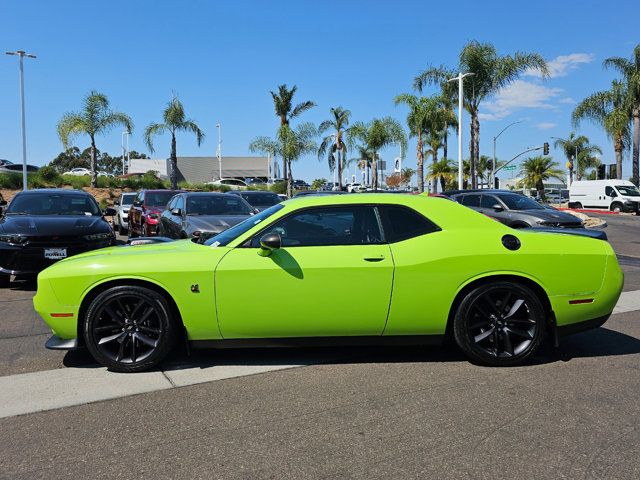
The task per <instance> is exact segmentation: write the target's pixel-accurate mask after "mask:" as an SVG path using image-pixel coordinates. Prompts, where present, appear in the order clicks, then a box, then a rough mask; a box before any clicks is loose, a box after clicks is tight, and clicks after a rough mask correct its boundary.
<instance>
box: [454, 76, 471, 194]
mask: <svg viewBox="0 0 640 480" xmlns="http://www.w3.org/2000/svg"><path fill="white" fill-rule="evenodd" d="M470 75H475V73H471V72H469V73H465V74H463V73H462V72H459V73H458V76H457V77H454V78H450V79H449V81H450V82H455V81H457V82H458V189H459V190H462V107H463V105H462V98H463V93H464V89H463V81H462V79H463V78H464V77H468V76H470Z"/></svg>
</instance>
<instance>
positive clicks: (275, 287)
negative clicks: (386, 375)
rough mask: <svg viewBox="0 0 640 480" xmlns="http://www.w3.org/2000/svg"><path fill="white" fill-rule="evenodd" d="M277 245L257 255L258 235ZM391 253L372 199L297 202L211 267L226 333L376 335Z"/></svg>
mask: <svg viewBox="0 0 640 480" xmlns="http://www.w3.org/2000/svg"><path fill="white" fill-rule="evenodd" d="M266 233H278V234H279V235H280V237H281V239H282V247H281V248H280V249H277V250H274V251H272V253H271V255H269V256H261V255H259V253H260V248H259V241H260V238H261V237H262V236H263V235H264V234H266ZM392 282H393V259H392V257H391V254H390V248H389V245H388V244H387V243H385V241H384V238H383V234H382V229H381V225H380V222H379V217H378V215H377V213H376V210H375V208H374V207H371V206H362V205H350V206H340V207H313V208H307V209H302V210H298V211H296V212H293V213H292V214H290V215H288V216H286V217H284V218H281V219H279V220H277V221H275V222H274V223H273V224H272V225H270V226H268V227H266V228H265V229H264V230H262V231H261V232H260V233H258V234H257V235H255V236H254V237H253V238H252V239H250V240H249V241H247V242H245V244H244V246H242V247H238V248H235V249H233V250H232V251H230V252H229V253H228V254H227V255H225V256H224V258H223V259H222V260H221V262H220V263H219V264H218V266H217V268H216V271H215V285H216V287H215V289H216V300H215V301H216V309H217V314H218V324H219V327H220V332H221V334H222V336H223V337H224V338H265V337H272V338H277V337H316V336H357V335H381V334H382V331H383V330H384V326H385V322H386V319H387V313H388V309H389V302H390V298H391V288H392Z"/></svg>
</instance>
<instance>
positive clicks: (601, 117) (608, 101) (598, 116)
mask: <svg viewBox="0 0 640 480" xmlns="http://www.w3.org/2000/svg"><path fill="white" fill-rule="evenodd" d="M628 99H629V95H628V92H627V88H626V85H625V84H624V83H622V82H620V81H618V80H614V81H613V82H611V89H610V90H604V91H600V92H596V93H593V94H591V95H590V96H588V97H587V98H585V99H584V100H582V102H580V103H579V104H578V105H577V106H576V108H575V110H574V111H573V115H572V120H573V124H574V125H576V126H577V125H578V124H579V123H580V122H581V121H582V120H585V119H587V120H590V121H591V122H593V123H595V124H597V125H600V126H601V127H602V128H604V131H605V132H606V133H607V135H608V136H609V138H611V139H612V140H613V149H614V152H615V155H616V175H617V177H618V179H622V152H623V151H624V149H625V148H626V147H627V146H628V145H629V143H630V137H631V129H630V123H631V106H630V104H629V101H628Z"/></svg>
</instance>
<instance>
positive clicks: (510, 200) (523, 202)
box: [498, 194, 544, 210]
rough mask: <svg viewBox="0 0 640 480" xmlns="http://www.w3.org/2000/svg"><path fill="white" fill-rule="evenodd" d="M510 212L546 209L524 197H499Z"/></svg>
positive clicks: (514, 195) (513, 195)
mask: <svg viewBox="0 0 640 480" xmlns="http://www.w3.org/2000/svg"><path fill="white" fill-rule="evenodd" d="M498 198H499V199H500V200H502V201H503V202H504V204H505V205H506V206H507V208H508V209H509V210H544V207H543V206H542V205H540V204H539V203H538V202H536V201H535V200H533V199H531V198H529V197H526V196H524V195H517V194H512V195H498Z"/></svg>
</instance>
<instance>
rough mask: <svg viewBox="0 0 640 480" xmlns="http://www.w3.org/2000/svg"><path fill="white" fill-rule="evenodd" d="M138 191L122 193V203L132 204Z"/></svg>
mask: <svg viewBox="0 0 640 480" xmlns="http://www.w3.org/2000/svg"><path fill="white" fill-rule="evenodd" d="M137 195H138V194H137V193H125V194H123V195H122V205H131V204H132V203H133V201H134V200H135V199H136V196H137Z"/></svg>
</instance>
